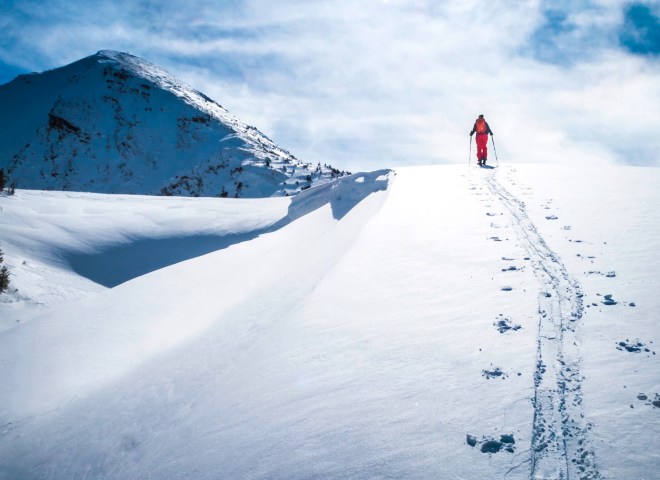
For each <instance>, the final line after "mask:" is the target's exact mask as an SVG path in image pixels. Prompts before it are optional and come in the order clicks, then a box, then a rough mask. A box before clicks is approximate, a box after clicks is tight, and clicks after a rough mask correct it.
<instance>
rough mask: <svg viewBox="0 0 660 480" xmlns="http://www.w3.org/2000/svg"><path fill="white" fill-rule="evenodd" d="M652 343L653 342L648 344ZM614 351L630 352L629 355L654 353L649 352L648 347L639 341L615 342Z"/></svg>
mask: <svg viewBox="0 0 660 480" xmlns="http://www.w3.org/2000/svg"><path fill="white" fill-rule="evenodd" d="M650 343H653V342H650ZM616 349H617V350H621V351H622V352H623V351H626V352H630V353H642V352H645V353H650V354H653V355H655V352H654V351H653V350H651V349H650V348H649V347H647V346H646V345H645V344H644V343H643V342H641V341H640V340H639V339H635V340H633V341H630V340H629V339H627V338H626V339H625V341H620V342H616Z"/></svg>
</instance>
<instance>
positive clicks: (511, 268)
mask: <svg viewBox="0 0 660 480" xmlns="http://www.w3.org/2000/svg"><path fill="white" fill-rule="evenodd" d="M518 270H522V268H518V267H516V266H515V265H511V266H510V267H507V268H503V269H502V271H503V272H515V271H518Z"/></svg>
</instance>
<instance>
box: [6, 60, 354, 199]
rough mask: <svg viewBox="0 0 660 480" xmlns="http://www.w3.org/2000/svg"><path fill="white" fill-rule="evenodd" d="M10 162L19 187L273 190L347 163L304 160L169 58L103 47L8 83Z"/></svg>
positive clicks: (304, 184)
mask: <svg viewBox="0 0 660 480" xmlns="http://www.w3.org/2000/svg"><path fill="white" fill-rule="evenodd" d="M0 120H2V123H3V125H7V128H5V129H3V130H2V131H0V168H4V169H5V171H6V172H7V174H8V176H9V177H10V178H11V179H12V181H14V182H15V183H16V185H17V186H18V187H19V188H31V189H52V190H78V191H90V192H99V193H140V194H162V195H192V196H222V197H230V196H231V197H265V196H273V195H290V194H295V193H297V192H299V191H301V190H304V189H305V188H309V187H311V186H313V185H317V184H322V183H326V182H328V181H329V180H331V179H332V178H335V177H336V176H340V175H342V173H343V172H339V171H338V170H336V169H334V168H332V167H330V166H321V165H317V166H313V165H311V164H307V163H304V162H301V161H299V160H298V159H296V158H295V157H294V156H293V155H291V154H290V153H289V152H288V151H286V150H285V149H283V148H281V147H279V146H278V145H276V144H275V143H274V142H273V141H272V140H270V139H269V138H268V137H266V136H265V135H264V134H262V133H261V132H259V131H258V130H257V129H256V128H254V127H252V126H249V125H247V124H245V123H244V122H242V121H240V120H239V119H238V118H236V117H235V116H233V115H232V114H231V113H229V112H228V111H227V110H226V109H225V108H223V107H222V106H221V105H219V104H218V103H217V102H215V101H214V100H212V99H210V98H209V97H207V96H206V95H204V94H203V93H201V92H199V91H197V90H195V89H194V88H192V87H190V86H188V85H186V84H185V83H183V82H181V81H180V80H178V79H177V78H176V77H175V76H173V75H172V74H170V73H168V72H167V71H165V70H164V69H162V68H161V67H159V66H157V65H154V64H153V63H150V62H148V61H146V60H143V59H141V58H138V57H136V56H133V55H130V54H128V53H122V52H116V51H113V50H101V51H99V52H97V53H96V54H94V55H91V56H89V57H86V58H83V59H81V60H79V61H77V62H74V63H72V64H70V65H67V66H64V67H61V68H57V69H54V70H50V71H46V72H43V73H40V74H29V75H20V76H18V77H17V78H16V79H14V80H13V81H12V82H10V83H8V84H5V85H2V86H0Z"/></svg>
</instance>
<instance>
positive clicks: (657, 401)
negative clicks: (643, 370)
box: [630, 393, 660, 408]
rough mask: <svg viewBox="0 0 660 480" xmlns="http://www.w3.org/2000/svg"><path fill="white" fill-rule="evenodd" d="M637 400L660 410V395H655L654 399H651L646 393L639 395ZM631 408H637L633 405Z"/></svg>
mask: <svg viewBox="0 0 660 480" xmlns="http://www.w3.org/2000/svg"><path fill="white" fill-rule="evenodd" d="M637 400H641V401H642V402H644V405H649V406H653V408H660V394H658V393H655V394H653V398H650V397H649V396H648V395H647V394H645V393H640V394H639V395H637ZM630 408H635V407H634V406H633V405H630Z"/></svg>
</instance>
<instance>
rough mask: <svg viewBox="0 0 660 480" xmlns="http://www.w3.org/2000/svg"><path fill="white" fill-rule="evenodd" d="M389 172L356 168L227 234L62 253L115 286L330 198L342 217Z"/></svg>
mask: <svg viewBox="0 0 660 480" xmlns="http://www.w3.org/2000/svg"><path fill="white" fill-rule="evenodd" d="M390 173H391V170H378V171H375V172H369V173H358V174H354V175H350V176H348V177H344V178H341V179H339V180H336V181H334V182H331V183H328V184H325V185H321V186H319V187H316V188H313V189H310V190H306V191H304V192H302V193H300V194H298V195H296V196H295V197H294V198H293V199H292V201H291V204H290V205H289V209H288V212H287V215H286V216H285V217H283V218H282V219H281V220H279V221H278V222H276V223H275V224H273V225H272V226H270V227H267V228H264V229H260V230H253V231H251V232H245V233H240V234H228V235H189V236H182V237H166V238H143V239H136V240H135V241H133V242H131V243H128V244H122V245H112V246H109V247H108V248H106V249H104V250H102V251H99V252H94V253H91V254H90V253H82V252H65V253H64V255H63V258H64V260H65V261H66V262H68V263H69V265H70V266H71V268H72V270H73V271H74V272H76V273H77V274H78V275H81V276H83V277H85V278H88V279H90V280H92V281H93V282H96V283H98V284H100V285H103V286H105V287H108V288H112V287H116V286H117V285H120V284H122V283H124V282H127V281H129V280H132V279H133V278H136V277H139V276H141V275H145V274H147V273H149V272H153V271H155V270H159V269H161V268H164V267H167V266H170V265H173V264H175V263H179V262H183V261H186V260H190V259H192V258H195V257H199V256H202V255H206V254H207V253H211V252H215V251H217V250H222V249H225V248H227V247H229V246H231V245H235V244H237V243H241V242H246V241H249V240H252V239H254V238H256V237H258V236H260V235H262V234H265V233H271V232H274V231H276V230H279V229H280V228H283V227H285V226H286V225H288V224H289V223H291V222H293V221H295V220H296V219H298V218H300V217H302V216H304V215H307V214H308V213H311V212H312V211H314V210H317V209H318V208H321V207H323V206H324V205H326V204H330V207H331V210H332V216H333V218H334V219H335V220H341V219H342V218H343V217H344V216H345V215H346V214H347V213H348V212H350V211H351V210H352V209H353V208H354V207H355V206H356V205H357V204H359V203H360V202H361V201H362V200H364V199H365V198H366V197H368V196H369V195H370V194H372V193H375V192H377V191H381V190H385V189H386V188H387V186H388V184H389V180H390V178H391V176H390Z"/></svg>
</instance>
